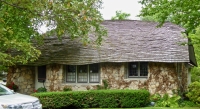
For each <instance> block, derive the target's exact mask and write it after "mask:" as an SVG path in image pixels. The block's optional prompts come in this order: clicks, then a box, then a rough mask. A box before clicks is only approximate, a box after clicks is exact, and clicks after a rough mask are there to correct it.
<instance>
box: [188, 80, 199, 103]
mask: <svg viewBox="0 0 200 109" xmlns="http://www.w3.org/2000/svg"><path fill="white" fill-rule="evenodd" d="M188 89H189V90H188V93H187V94H186V96H187V97H188V98H189V100H191V101H192V102H194V103H196V104H200V82H197V81H196V82H193V83H191V84H190V85H189V87H188Z"/></svg>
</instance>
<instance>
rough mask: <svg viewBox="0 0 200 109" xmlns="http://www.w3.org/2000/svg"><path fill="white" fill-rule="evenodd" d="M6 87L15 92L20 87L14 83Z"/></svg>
mask: <svg viewBox="0 0 200 109" xmlns="http://www.w3.org/2000/svg"><path fill="white" fill-rule="evenodd" d="M6 87H8V88H9V89H11V90H14V91H15V92H16V91H17V90H18V86H17V85H16V84H15V83H14V82H11V83H8V84H6Z"/></svg>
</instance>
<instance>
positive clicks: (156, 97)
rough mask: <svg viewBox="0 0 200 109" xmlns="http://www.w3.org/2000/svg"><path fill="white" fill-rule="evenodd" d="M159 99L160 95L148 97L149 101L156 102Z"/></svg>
mask: <svg viewBox="0 0 200 109" xmlns="http://www.w3.org/2000/svg"><path fill="white" fill-rule="evenodd" d="M160 99H161V95H160V94H158V93H156V94H153V95H151V96H150V101H153V102H157V101H159V100H160Z"/></svg>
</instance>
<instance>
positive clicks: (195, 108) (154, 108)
mask: <svg viewBox="0 0 200 109" xmlns="http://www.w3.org/2000/svg"><path fill="white" fill-rule="evenodd" d="M89 109H127V108H89ZM128 109H200V108H199V107H180V108H170V107H143V108H128Z"/></svg>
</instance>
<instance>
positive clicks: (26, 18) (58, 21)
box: [0, 0, 106, 65]
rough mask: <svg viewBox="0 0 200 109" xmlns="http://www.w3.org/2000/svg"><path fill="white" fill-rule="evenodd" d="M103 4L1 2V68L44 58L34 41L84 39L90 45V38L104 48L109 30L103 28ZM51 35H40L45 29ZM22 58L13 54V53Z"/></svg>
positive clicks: (92, 0)
mask: <svg viewBox="0 0 200 109" xmlns="http://www.w3.org/2000/svg"><path fill="white" fill-rule="evenodd" d="M101 4H102V1H101V0H0V64H2V65H14V64H16V63H21V64H25V63H27V62H29V61H35V60H37V58H38V56H39V55H40V54H41V53H40V51H38V50H37V49H36V48H35V47H34V46H33V44H32V43H31V40H32V39H34V38H36V39H39V40H42V38H43V37H46V36H49V35H52V34H53V35H56V36H58V37H62V36H63V35H69V36H70V37H71V39H74V38H80V39H81V41H82V42H83V43H84V44H86V43H88V42H89V39H88V34H89V33H93V34H95V35H96V42H97V44H100V42H101V41H102V36H105V35H106V30H105V29H104V28H103V27H102V26H101V25H100V24H101V22H102V21H103V18H102V16H101V14H100V12H99V10H98V9H99V8H101ZM44 24H45V25H47V27H48V28H49V32H48V34H39V32H38V31H39V28H38V27H40V26H41V25H44ZM13 51H15V52H17V53H18V54H11V52H13Z"/></svg>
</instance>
